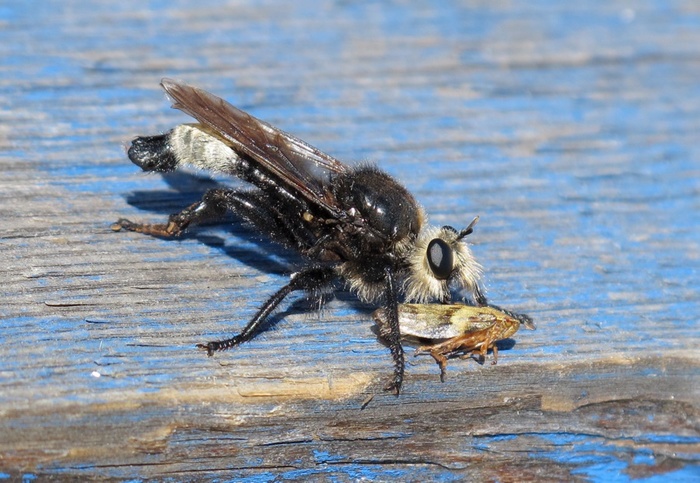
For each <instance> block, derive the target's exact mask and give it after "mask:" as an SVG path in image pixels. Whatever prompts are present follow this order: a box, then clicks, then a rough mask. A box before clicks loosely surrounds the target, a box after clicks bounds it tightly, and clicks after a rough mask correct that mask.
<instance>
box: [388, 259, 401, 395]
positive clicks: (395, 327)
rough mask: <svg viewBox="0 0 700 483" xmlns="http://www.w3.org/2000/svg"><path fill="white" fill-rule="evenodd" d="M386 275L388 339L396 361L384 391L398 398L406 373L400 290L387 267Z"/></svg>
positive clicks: (392, 355)
mask: <svg viewBox="0 0 700 483" xmlns="http://www.w3.org/2000/svg"><path fill="white" fill-rule="evenodd" d="M384 273H385V274H386V294H385V299H386V307H385V310H386V314H387V322H388V329H389V330H388V334H387V337H386V339H387V342H388V343H389V350H390V351H391V357H392V358H393V359H394V378H393V380H392V381H391V382H390V383H389V384H388V385H387V386H385V387H384V390H386V391H393V392H394V393H395V394H396V395H397V396H398V395H399V393H400V392H401V384H402V383H403V373H404V355H403V347H402V346H401V332H400V331H399V301H398V290H397V287H396V281H395V280H394V273H393V271H392V269H391V268H389V267H387V268H386V269H385V270H384Z"/></svg>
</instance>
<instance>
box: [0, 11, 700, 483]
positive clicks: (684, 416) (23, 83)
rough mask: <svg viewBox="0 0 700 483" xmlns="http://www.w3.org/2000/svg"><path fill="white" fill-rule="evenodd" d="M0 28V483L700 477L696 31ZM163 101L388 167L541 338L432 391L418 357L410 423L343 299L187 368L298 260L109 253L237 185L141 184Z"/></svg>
mask: <svg viewBox="0 0 700 483" xmlns="http://www.w3.org/2000/svg"><path fill="white" fill-rule="evenodd" d="M0 27H1V28H0V54H1V55H0V69H1V72H2V75H0V167H1V169H2V177H0V200H1V201H0V217H1V219H2V224H1V225H0V274H1V275H0V280H2V288H1V289H0V293H1V294H2V298H1V300H2V303H1V304H0V319H1V323H2V331H0V334H2V335H1V336H0V341H1V342H2V344H0V418H1V419H0V422H1V424H0V476H2V477H6V478H11V479H19V478H21V477H22V476H24V477H27V476H29V477H33V476H37V477H47V478H48V477H52V478H63V479H72V478H74V479H84V478H90V479H127V478H128V479H147V478H156V479H166V478H170V479H174V480H197V479H212V478H221V479H231V480H237V481H240V480H248V481H272V480H274V479H287V480H304V481H306V480H309V479H314V480H334V481H335V480H338V481H351V480H359V479H376V480H402V481H427V480H454V479H461V480H476V479H479V480H486V481H489V480H498V481H514V480H518V481H522V480H538V481H547V480H549V481H555V480H556V481H561V480H577V479H581V480H589V479H590V480H606V479H611V478H617V479H623V480H624V479H635V478H645V477H651V476H659V475H662V476H663V477H664V478H666V479H670V480H677V481H678V480H689V479H692V478H697V477H698V474H700V464H699V461H700V417H699V411H700V409H699V408H700V390H699V389H698V388H700V376H699V374H700V370H699V369H700V357H699V353H698V349H697V348H698V343H699V342H700V340H699V339H700V337H699V336H698V319H699V318H700V310H699V309H698V307H700V304H699V303H698V302H699V301H700V295H699V294H700V282H698V279H699V277H698V273H700V236H699V233H698V226H700V196H699V194H700V169H699V166H700V164H699V163H698V160H699V159H700V148H699V147H698V146H699V144H698V142H697V139H698V133H700V83H699V82H698V79H699V78H700V53H699V51H698V47H697V46H698V45H700V8H699V7H698V6H697V5H696V4H695V2H689V1H686V2H684V1H672V2H662V3H648V4H643V5H641V4H640V5H634V6H630V5H629V4H628V3H627V2H617V1H612V2H610V1H608V2H589V3H585V4H576V5H574V4H570V3H568V2H563V3H561V4H553V3H551V2H523V3H522V4H517V3H515V4H514V3H511V2H495V3H494V2H442V3H435V4H433V3H430V2H421V3H415V2H411V3H406V4H404V3H387V4H377V3H368V4H358V3H354V2H308V1H301V2H293V3H289V2H277V1H266V2H263V3H262V4H259V3H255V2H250V3H248V2H242V1H241V2H238V1H236V2H226V3H223V2H217V1H213V0H202V1H200V2H197V4H196V6H194V5H190V4H187V3H184V2H174V3H168V4H163V3H160V2H155V3H152V4H149V5H148V6H145V4H143V2H131V1H127V2H117V3H114V2H91V8H89V9H86V8H84V6H83V5H82V2H75V1H64V2H53V1H50V2H44V3H42V4H41V5H40V6H39V5H34V4H33V3H31V2H29V3H20V2H17V4H16V5H14V4H13V5H7V6H4V7H1V8H0ZM165 76H168V77H174V78H180V79H183V80H185V81H187V82H189V83H191V84H193V85H198V86H201V87H203V88H205V89H207V90H209V91H211V92H214V93H216V94H217V95H220V96H222V97H224V98H226V99H228V100H230V101H231V102H233V103H234V104H235V105H237V106H239V107H240V108H242V109H244V110H247V111H250V112H251V113H252V114H254V115H255V116H257V117H259V118H261V119H265V120H267V121H268V122H271V123H273V124H275V125H278V126H279V127H281V128H282V129H284V130H286V131H288V132H291V133H293V134H295V135H296V136H299V137H301V138H302V139H305V140H307V141H309V142H311V143H312V144H314V145H316V146H318V147H319V148H321V149H323V150H324V151H326V152H328V153H329V154H332V155H334V156H336V157H338V158H339V159H342V160H345V161H348V162H361V161H368V160H371V161H373V162H377V163H378V164H379V165H380V166H381V167H383V168H384V169H386V170H387V171H389V172H390V173H391V174H393V175H395V176H396V177H397V178H399V179H400V180H401V181H402V182H404V183H405V184H406V186H407V187H408V188H409V189H410V190H411V191H412V192H413V193H414V194H415V195H416V197H417V198H418V199H419V200H420V201H421V203H422V204H423V206H424V207H425V209H426V211H427V212H428V213H429V214H430V217H431V221H432V222H433V223H435V224H452V225H456V226H458V225H460V224H465V225H466V224H467V223H468V222H469V221H471V219H472V218H473V217H474V216H475V215H480V216H481V219H480V222H479V224H478V225H477V226H476V230H475V233H474V234H473V235H470V238H471V241H472V242H473V243H474V246H473V251H474V252H475V255H476V256H477V257H478V258H479V260H480V261H481V263H482V264H483V265H484V267H485V269H486V288H487V291H488V295H489V297H490V299H491V300H492V301H493V302H494V303H496V304H499V305H502V306H504V307H506V308H509V309H512V310H516V311H521V312H525V313H528V314H530V315H531V316H533V318H534V319H535V320H536V322H537V324H538V330H537V331H535V332H531V331H520V332H518V333H517V334H516V335H515V340H514V341H510V343H506V344H505V345H504V347H502V349H503V350H501V352H500V353H499V363H498V365H496V366H491V365H489V364H485V365H484V366H479V365H477V364H476V363H475V362H473V361H453V362H451V363H450V365H449V367H448V372H447V379H446V382H445V383H444V384H441V383H440V381H439V371H438V368H437V367H436V366H435V364H434V362H433V361H432V359H431V358H430V357H416V358H413V357H411V356H410V355H409V358H408V360H409V366H408V368H407V375H406V380H405V383H404V394H402V395H401V397H399V398H395V397H393V396H392V395H389V394H385V393H383V392H382V390H381V387H382V385H383V383H384V382H385V381H386V379H387V378H388V377H389V376H390V374H391V358H390V355H389V353H388V350H387V348H386V347H384V346H383V345H382V344H381V343H380V342H379V341H378V340H377V337H376V334H375V332H374V331H373V327H372V322H371V316H370V314H371V312H372V310H373V309H374V308H373V307H370V306H366V305H363V304H361V303H359V302H358V301H357V300H356V299H355V298H354V297H353V296H352V294H350V293H348V292H345V291H342V290H341V291H340V292H338V294H336V296H335V297H334V298H333V299H332V300H330V301H329V302H328V303H327V304H326V305H325V306H324V307H323V309H322V310H321V311H317V310H315V308H314V307H313V306H312V305H313V304H310V303H308V302H306V301H305V300H304V299H303V297H302V298H297V299H294V300H291V301H290V304H288V305H286V306H285V307H284V308H283V309H282V310H281V311H280V312H278V313H277V314H276V316H275V317H274V320H273V321H272V324H271V325H272V326H273V327H271V328H270V330H268V331H267V332H265V333H264V334H263V335H261V336H260V337H258V338H256V339H255V340H254V341H252V342H250V343H248V344H246V345H244V346H242V347H240V348H238V349H237V350H233V351H229V352H226V353H221V354H217V355H216V356H214V357H212V358H208V357H206V355H204V354H203V353H201V352H199V351H197V350H195V349H194V346H195V344H196V343H198V342H203V341H207V340H211V339H213V338H214V339H215V338H220V337H224V336H228V335H230V334H232V333H233V332H235V331H236V329H237V328H240V327H242V326H243V325H244V324H245V322H246V320H247V319H248V318H249V317H251V316H252V314H253V313H254V312H255V310H256V308H257V307H258V306H259V304H260V303H261V302H262V301H263V300H264V299H265V298H266V297H267V296H269V294H271V293H273V292H274V291H275V290H276V289H277V288H279V287H280V286H281V285H283V284H284V283H285V280H286V279H287V277H288V276H289V274H290V273H291V272H292V271H294V269H295V268H296V267H298V266H299V262H300V260H298V259H297V258H295V256H294V255H293V254H290V253H287V252H285V251H283V250H281V249H279V248H278V247H276V246H274V245H271V244H269V243H268V242H267V241H265V240H260V239H259V238H258V237H257V236H256V235H255V234H254V233H251V232H250V231H248V230H247V229H246V228H244V227H241V226H240V225H238V224H236V223H235V222H232V223H230V224H224V225H217V226H208V227H202V228H198V229H196V230H192V231H191V232H189V233H188V234H187V235H186V236H184V237H183V238H181V239H179V240H176V241H172V240H171V241H167V240H159V239H154V238H149V237H145V236H139V235H137V234H132V233H114V232H112V231H111V230H110V225H111V223H112V222H114V221H115V220H116V219H117V218H119V217H121V216H125V217H128V218H130V219H134V220H147V221H154V222H155V221H162V220H163V219H165V217H166V216H167V215H168V214H169V213H172V212H175V211H178V210H179V209H181V208H182V207H184V206H186V205H187V204H189V203H191V202H193V201H194V200H196V199H198V197H199V196H201V194H202V193H203V192H204V191H205V190H206V189H207V188H210V187H212V186H215V185H216V184H219V183H229V180H221V179H216V180H211V179H208V178H206V177H204V176H203V175H202V174H201V173H179V174H174V175H168V176H164V177H160V176H154V175H146V174H143V173H140V172H138V169H137V168H136V167H135V166H133V165H132V164H131V163H130V162H129V161H128V159H127V158H126V156H125V154H124V150H123V147H124V146H125V145H127V144H128V142H129V140H130V139H131V138H132V137H133V136H135V135H139V134H152V133H156V132H159V131H164V130H167V129H169V128H170V127H172V126H173V125H175V124H177V123H181V122H186V121H187V118H186V117H185V116H184V115H182V114H181V113H178V112H176V111H173V110H171V109H170V108H169V104H168V102H167V100H165V99H164V96H163V95H162V93H161V92H160V90H159V87H158V82H159V81H160V78H161V77H165ZM410 352H411V349H410V348H409V354H410ZM363 405H366V407H365V408H364V409H362V407H363Z"/></svg>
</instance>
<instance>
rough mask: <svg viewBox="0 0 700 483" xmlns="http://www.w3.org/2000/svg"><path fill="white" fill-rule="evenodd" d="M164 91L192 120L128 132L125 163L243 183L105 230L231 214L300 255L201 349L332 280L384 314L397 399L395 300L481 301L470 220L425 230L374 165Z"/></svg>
mask: <svg viewBox="0 0 700 483" xmlns="http://www.w3.org/2000/svg"><path fill="white" fill-rule="evenodd" d="M161 85H162V87H163V89H164V90H165V92H166V93H167V94H168V96H170V98H171V99H172V100H173V101H174V103H173V107H174V108H176V109H180V110H181V111H184V112H185V113H187V114H189V115H191V116H192V117H194V118H195V119H196V120H197V121H198V123H196V124H183V125H180V126H177V127H175V128H174V129H172V130H171V131H168V132H167V133H165V134H160V135H155V136H148V137H137V138H136V139H134V141H133V142H132V144H131V147H130V148H129V150H128V156H129V158H130V159H131V161H132V162H133V163H134V164H136V165H137V166H139V167H141V168H142V169H143V170H144V171H157V172H168V171H172V170H175V169H177V168H179V167H182V166H185V165H189V166H193V167H195V168H200V169H204V170H209V171H212V172H216V173H224V174H228V175H232V176H234V177H236V178H239V179H241V180H243V181H245V182H247V183H249V184H250V185H252V186H251V187H249V188H248V189H240V188H239V189H222V188H217V189H211V190H209V191H207V192H206V193H205V194H204V196H203V198H202V200H201V201H199V202H196V203H194V204H192V205H191V206H189V207H187V208H185V209H184V210H183V211H181V212H179V213H176V214H173V215H171V216H170V217H169V219H168V222H167V223H163V224H142V223H133V222H131V221H129V220H126V219H120V220H118V221H117V223H116V224H115V225H113V229H114V230H115V231H118V230H120V229H122V228H124V229H126V230H131V231H135V232H140V233H145V234H149V235H154V236H161V237H173V236H177V235H180V234H181V233H182V232H183V231H184V230H185V229H186V228H188V227H189V226H192V225H195V224H199V223H202V222H204V221H212V220H217V219H221V218H223V216H224V215H225V214H226V212H231V213H232V214H233V215H235V216H237V217H238V218H239V219H241V220H242V221H243V222H245V223H248V224H249V225H252V227H253V228H255V229H256V230H257V231H259V232H260V233H262V234H264V235H266V236H267V237H269V238H270V239H271V240H273V241H275V242H278V243H280V244H282V245H283V246H286V247H289V248H293V249H295V250H297V251H298V252H299V253H300V254H301V255H303V256H304V257H305V258H306V260H307V265H306V266H305V267H304V268H303V269H301V270H300V271H298V272H297V273H295V274H293V275H292V276H291V280H290V281H289V283H288V284H287V285H285V286H284V287H282V288H281V289H279V290H278V291H277V292H276V293H275V294H273V295H272V296H271V297H270V298H269V299H268V300H267V301H266V302H265V303H264V304H263V305H262V307H261V308H260V309H259V310H258V312H257V313H256V314H255V315H254V316H253V318H252V319H251V320H250V322H249V323H248V324H247V325H246V326H245V327H244V328H243V330H242V331H241V332H240V333H239V334H237V335H235V336H233V337H231V338H229V339H225V340H220V341H215V342H209V343H206V344H200V345H198V347H199V348H201V349H204V350H206V351H207V353H208V354H209V355H210V356H211V355H212V354H213V353H214V352H216V351H221V350H225V349H230V348H232V347H234V346H237V345H239V344H241V343H242V342H245V341H248V340H250V339H252V338H253V337H254V336H255V335H256V334H257V333H258V332H260V330H261V327H262V326H263V324H264V323H265V321H266V319H267V318H268V316H269V315H270V314H271V313H272V311H273V310H274V309H275V307H277V305H278V304H279V303H280V302H282V300H283V299H284V298H285V297H286V296H287V295H289V294H291V293H292V292H295V291H299V290H303V291H308V292H312V293H314V292H322V291H327V290H330V289H332V288H333V285H334V284H335V282H336V280H338V279H340V280H343V281H344V282H345V284H346V286H348V287H349V288H350V289H351V290H352V291H353V292H355V293H356V294H357V296H358V297H359V298H360V299H361V300H362V301H365V302H369V303H374V304H378V305H381V306H382V307H384V310H385V311H386V319H387V323H388V327H389V329H388V335H387V337H386V339H387V341H388V345H389V348H390V351H391V355H392V357H393V361H394V375H393V378H392V380H391V382H390V383H389V384H388V385H387V387H386V389H387V390H391V391H394V392H395V393H396V394H397V395H398V394H399V391H400V389H401V384H402V381H403V375H404V351H403V348H402V346H401V341H400V333H399V303H400V301H401V300H405V301H409V302H418V303H426V302H430V301H440V302H443V303H447V302H449V301H451V293H452V290H461V291H463V292H464V293H466V295H467V296H468V297H469V298H471V299H472V301H473V302H474V303H475V304H477V305H480V306H483V305H486V304H487V302H486V298H485V297H484V295H483V293H482V291H481V289H480V288H479V279H480V277H481V267H480V265H479V264H478V263H477V262H476V260H475V259H474V257H473V256H472V253H471V251H470V250H469V248H468V246H467V244H466V243H465V242H464V238H465V237H466V236H467V235H469V234H470V233H472V230H473V226H474V223H476V221H477V219H478V218H475V219H474V221H472V223H471V224H469V225H468V226H467V227H466V228H464V229H462V230H457V229H455V228H452V227H451V226H443V227H430V226H426V217H425V214H424V213H423V210H422V208H421V207H420V206H419V204H418V203H417V202H416V200H415V199H414V198H413V196H412V195H411V193H409V192H408V191H407V190H406V188H404V187H403V186H402V185H401V184H399V183H398V182H397V181H396V180H395V179H394V178H392V177H391V176H389V175H388V174H386V173H385V172H383V171H381V170H380V169H379V168H377V167H375V166H371V165H360V166H357V167H349V166H346V165H345V164H343V163H341V162H340V161H338V160H336V159H335V158H333V157H331V156H329V155H327V154H325V153H323V152H321V151H319V150H318V149H316V148H314V147H313V146H311V145H309V144H307V143H305V142H304V141H302V140H300V139H297V138H295V137H294V136H292V135H290V134H287V133H285V132H283V131H281V130H279V129H277V128H275V127H273V126H271V125H270V124H267V123H265V122H263V121H260V120H258V119H256V118H255V117H253V116H251V115H250V114H247V113H245V112H243V111H241V110H239V109H237V108H235V107H233V106H232V105H231V104H229V103H227V102H226V101H224V100H223V99H220V98H219V97H216V96H214V95H212V94H210V93H208V92H206V91H204V90H201V89H198V88H196V87H192V86H189V85H187V84H184V83H181V82H177V81H174V80H170V79H163V81H162V82H161Z"/></svg>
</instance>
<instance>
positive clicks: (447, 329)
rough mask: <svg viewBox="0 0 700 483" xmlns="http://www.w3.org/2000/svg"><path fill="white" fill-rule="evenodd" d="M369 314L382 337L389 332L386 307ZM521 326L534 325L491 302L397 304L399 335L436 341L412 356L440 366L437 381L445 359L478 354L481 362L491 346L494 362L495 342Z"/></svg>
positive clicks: (529, 320)
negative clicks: (428, 357)
mask: <svg viewBox="0 0 700 483" xmlns="http://www.w3.org/2000/svg"><path fill="white" fill-rule="evenodd" d="M372 315H373V317H374V320H375V321H376V322H377V326H378V327H379V332H380V334H381V335H382V336H385V335H386V334H387V333H389V331H388V317H387V312H386V309H384V308H380V309H377V310H376V311H375V312H374V313H373V314H372ZM521 325H522V326H524V327H525V328H526V329H530V330H534V329H535V324H534V323H533V321H532V319H531V318H530V317H529V316H527V315H525V314H516V313H514V312H510V311H508V310H505V309H502V308H500V307H496V306H494V305H489V306H484V307H474V306H471V305H463V304H399V328H400V330H401V334H402V335H403V336H408V337H412V338H416V339H430V340H432V341H434V342H435V343H434V344H429V345H423V346H421V347H419V348H418V349H417V350H416V353H415V355H420V354H430V355H431V356H432V357H433V359H435V362H437V364H438V366H440V380H441V381H443V382H445V373H446V370H447V359H448V358H451V357H456V356H461V357H470V356H472V355H474V354H478V355H479V362H480V363H482V364H483V362H484V361H485V359H486V354H487V352H488V351H489V349H491V350H492V351H493V364H496V363H497V362H498V347H496V342H498V341H499V340H502V339H507V338H509V337H510V336H512V335H513V334H515V333H516V332H517V331H518V329H519V328H520V326H521Z"/></svg>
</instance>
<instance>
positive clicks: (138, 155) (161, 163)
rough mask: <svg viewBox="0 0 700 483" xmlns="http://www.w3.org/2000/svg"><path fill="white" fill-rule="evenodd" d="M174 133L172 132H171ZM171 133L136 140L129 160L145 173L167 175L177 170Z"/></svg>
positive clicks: (132, 143)
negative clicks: (171, 144)
mask: <svg viewBox="0 0 700 483" xmlns="http://www.w3.org/2000/svg"><path fill="white" fill-rule="evenodd" d="M171 132H172V131H171ZM169 136H170V132H168V133H165V134H160V135H158V136H143V137H138V138H136V139H134V140H133V141H132V142H131V147H130V148H129V151H128V152H127V155H128V156H129V159H130V160H131V162H132V163H134V164H135V165H136V166H138V167H139V168H141V169H143V170H144V171H158V172H161V173H165V172H168V171H173V170H174V169H175V168H177V164H178V163H177V157H176V156H175V153H173V151H172V149H171V148H170V144H169V142H168V137H169Z"/></svg>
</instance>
